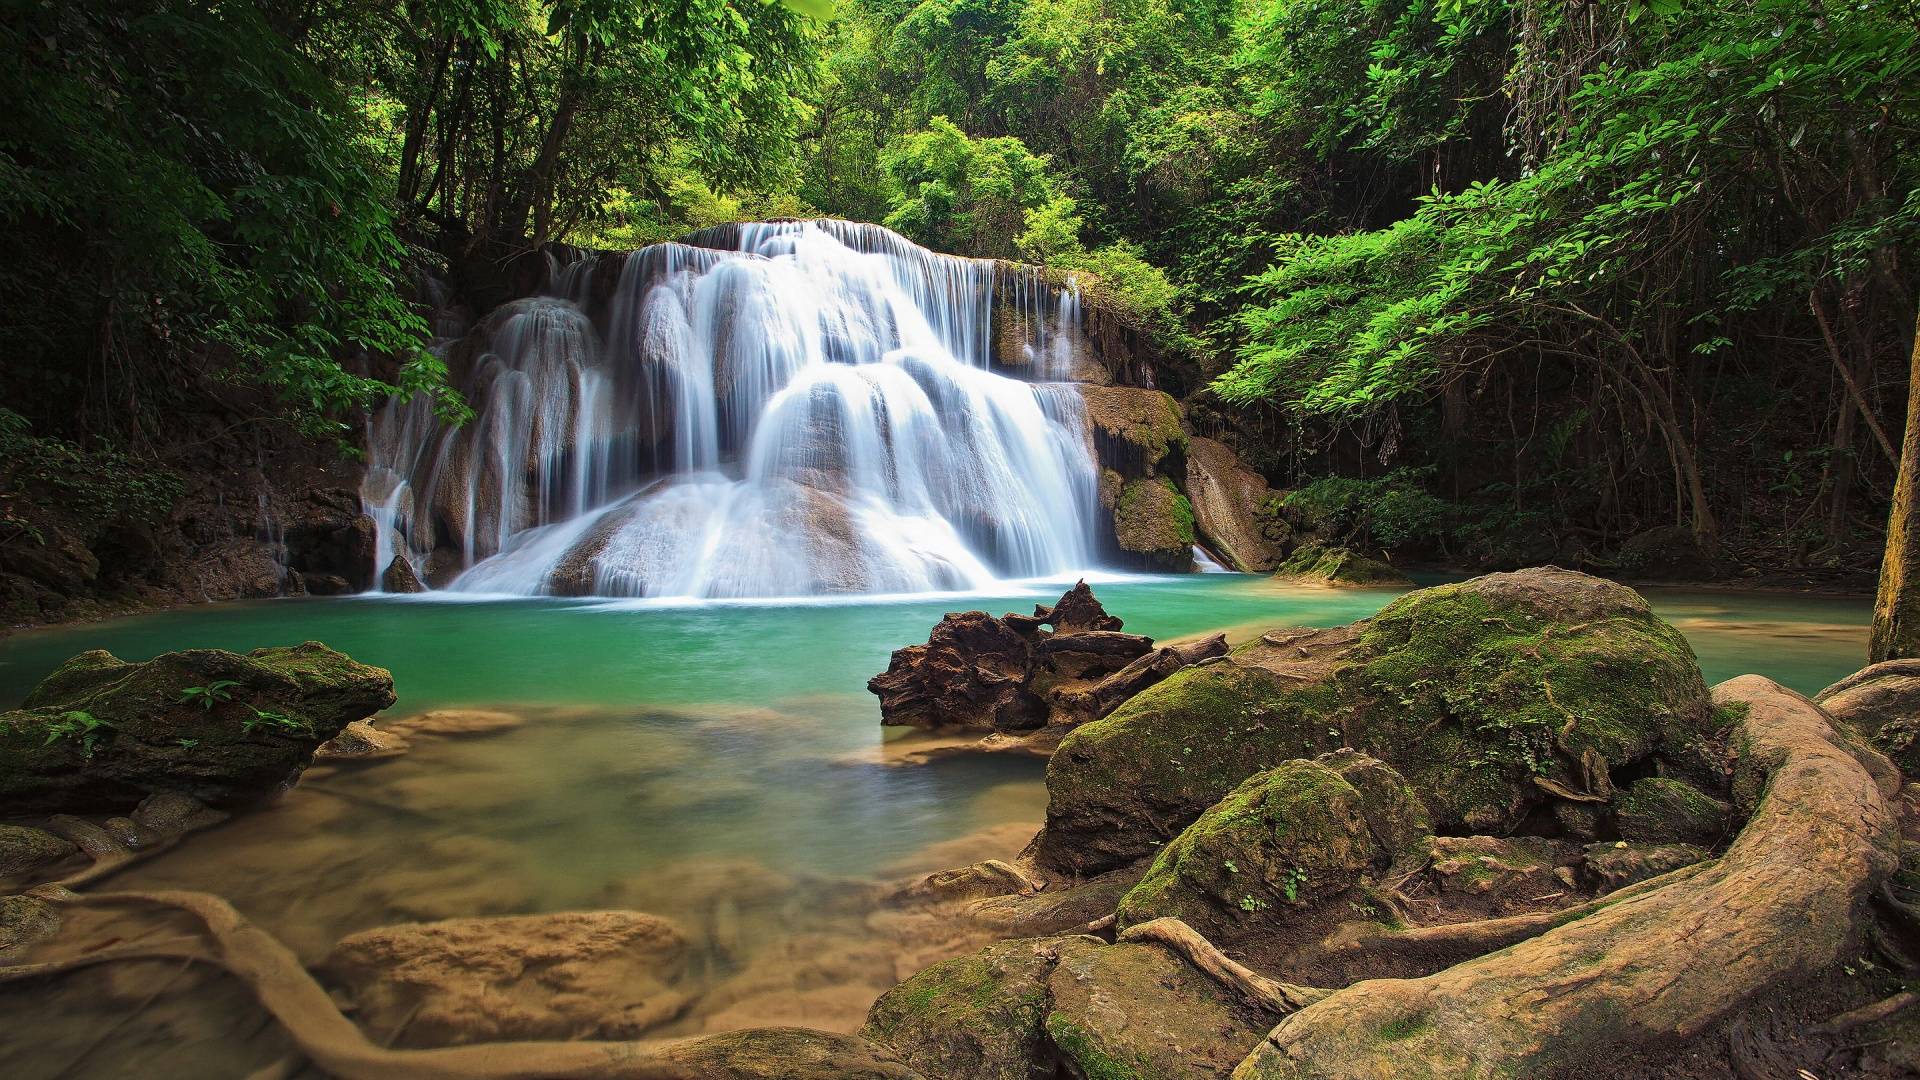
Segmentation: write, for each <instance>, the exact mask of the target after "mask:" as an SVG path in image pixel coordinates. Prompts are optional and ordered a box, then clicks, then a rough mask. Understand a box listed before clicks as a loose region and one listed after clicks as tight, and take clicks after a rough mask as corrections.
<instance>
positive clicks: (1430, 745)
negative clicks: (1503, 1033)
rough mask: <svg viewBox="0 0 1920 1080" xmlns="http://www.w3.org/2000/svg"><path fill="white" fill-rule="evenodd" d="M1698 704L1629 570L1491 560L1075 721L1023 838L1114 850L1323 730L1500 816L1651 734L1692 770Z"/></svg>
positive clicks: (1614, 761) (1060, 849) (1443, 795)
mask: <svg viewBox="0 0 1920 1080" xmlns="http://www.w3.org/2000/svg"><path fill="white" fill-rule="evenodd" d="M1714 715H1715V714H1714V709H1713V706H1712V703H1711V702H1710V701H1709V699H1708V697H1707V692H1706V687H1705V685H1704V683H1703V682H1702V680H1701V677H1700V669H1699V667H1698V665H1697V664H1696V663H1695V661H1694V657H1693V652H1692V650H1691V649H1690V648H1688V646H1687V643H1686V640H1685V639H1684V638H1683V637H1681V636H1680V633H1679V632H1678V631H1676V630H1675V629H1673V628H1672V627H1671V626H1669V625H1667V624H1666V623H1665V622H1662V621H1661V620H1660V619H1659V618H1658V617H1656V616H1655V615H1654V614H1653V612H1652V610H1651V609H1650V608H1648V606H1647V604H1646V602H1645V601H1644V600H1642V599H1641V598H1640V596H1639V595H1638V594H1637V593H1635V592H1634V591H1633V590H1631V589H1628V588H1626V587H1624V586H1620V585H1616V584H1613V583H1611V582H1607V581H1603V580H1601V579H1599V578H1593V577H1588V576H1587V575H1585V574H1578V573H1573V572H1571V571H1566V570H1560V569H1555V568H1543V569H1535V570H1523V571H1518V572H1515V573H1509V574H1492V575H1488V576H1486V577H1481V578H1475V579H1473V580H1471V581H1467V582H1462V583H1460V584H1457V585H1443V586H1440V587H1437V588H1432V589H1423V590H1420V591H1418V592H1414V593H1410V594H1408V595H1406V596H1404V597H1401V598H1400V599H1399V600H1396V601H1395V602H1394V603H1393V604H1391V605H1389V606H1388V607H1387V608H1386V609H1385V610H1383V611H1382V612H1381V613H1380V614H1379V615H1377V616H1375V617H1374V618H1372V619H1367V620H1363V621H1361V622H1358V623H1355V624H1353V625H1351V626H1347V627H1341V628H1337V629H1333V630H1298V631H1290V632H1274V633H1269V634H1267V635H1265V636H1263V637H1261V638H1260V639H1257V640H1255V641H1253V642H1250V643H1248V644H1247V645H1244V646H1241V647H1240V648H1239V649H1236V650H1235V651H1234V652H1233V654H1232V655H1230V656H1229V657H1227V658H1226V659H1225V660H1223V661H1219V662H1215V663H1211V664H1207V665H1204V666H1200V667H1190V668H1187V669H1185V670H1182V671H1180V672H1178V673H1176V674H1174V675H1173V676H1171V677H1169V678H1168V679H1166V680H1165V681H1164V682H1161V683H1159V684H1158V685H1156V686H1153V687H1152V688H1150V689H1148V690H1146V691H1144V692H1143V693H1141V694H1139V695H1138V696H1136V697H1134V698H1132V699H1131V700H1129V701H1127V702H1126V703H1125V704H1124V705H1122V706H1120V707H1119V708H1118V709H1116V710H1114V711H1113V712H1112V713H1111V714H1110V715H1108V716H1107V717H1105V718H1104V719H1100V720H1096V721H1093V722H1090V723H1087V724H1083V725H1081V726H1080V727H1078V728H1076V729H1075V730H1074V731H1073V733H1072V734H1070V735H1069V736H1067V738H1066V740H1065V741H1064V742H1063V743H1062V744H1061V745H1060V748H1059V750H1058V751H1056V752H1055V753H1054V755H1053V758H1052V760H1051V761H1050V762H1049V764H1048V767H1047V795H1048V802H1047V823H1046V826H1045V827H1044V828H1043V829H1042V831H1041V833H1040V835H1039V837H1037V838H1036V840H1035V848H1034V850H1035V854H1036V855H1037V856H1038V857H1039V858H1040V860H1041V861H1042V862H1043V863H1045V864H1047V865H1049V866H1053V867H1056V868H1061V869H1066V870H1070V871H1073V872H1076V873H1082V874H1085V873H1093V872H1098V871H1101V870H1106V869H1110V868H1113V867H1116V866H1121V865H1124V864H1126V863H1129V862H1132V861H1134V860H1137V859H1139V858H1141V857H1143V856H1146V855H1150V854H1153V853H1154V851H1155V849H1156V848H1157V847H1158V845H1159V844H1160V842H1161V841H1162V839H1163V838H1165V837H1167V836H1170V835H1172V834H1174V833H1176V832H1178V831H1179V830H1180V829H1182V828H1185V827H1186V826H1187V825H1188V824H1190V823H1191V822H1193V821H1194V820H1195V819H1196V818H1198V817H1199V816H1200V814H1201V813H1202V812H1203V811H1204V810H1206V809H1207V808H1208V807H1210V806H1212V805H1213V804H1214V803H1216V802H1219V801H1220V799H1221V798H1223V797H1224V796H1226V795H1227V793H1228V792H1230V791H1232V790H1233V789H1234V788H1235V787H1237V786H1239V785H1240V783H1241V782H1242V781H1245V780H1246V779H1247V778H1248V777H1249V776H1252V775H1254V774H1255V773H1258V772H1262V771H1264V770H1266V769H1270V768H1272V767H1274V766H1275V765H1278V764H1280V763H1281V762H1283V761H1287V760H1290V759H1293V758H1310V757H1313V756H1315V755H1318V754H1322V753H1326V752H1328V751H1331V750H1335V749H1339V748H1341V747H1352V748H1355V749H1358V750H1361V751H1364V752H1366V753H1369V754H1371V755H1373V756H1374V757H1377V758H1379V759H1381V760H1383V761H1385V762H1387V763H1388V764H1390V765H1392V766H1393V767H1394V768H1396V769H1397V770H1398V771H1399V772H1400V773H1401V774H1402V775H1404V776H1405V778H1406V779H1407V781H1408V783H1409V784H1410V785H1411V786H1412V788H1413V789H1414V791H1415V792H1416V793H1417V794H1418V795H1419V796H1420V798H1421V799H1422V801H1424V802H1425V803H1426V805H1427V806H1428V807H1429V809H1430V810H1431V812H1432V815H1433V823H1434V825H1435V826H1436V827H1438V828H1440V829H1441V830H1443V831H1461V830H1466V831H1472V832H1486V833H1492V834H1504V833H1510V832H1513V831H1515V829H1516V828H1517V827H1518V826H1519V825H1520V824H1521V823H1522V822H1523V821H1524V820H1526V819H1527V817H1528V816H1529V815H1530V814H1532V813H1534V812H1535V811H1536V810H1541V809H1544V808H1546V807H1548V805H1549V804H1550V803H1553V802H1559V801H1573V802H1579V803H1582V804H1585V803H1589V802H1591V803H1605V802H1607V801H1608V799H1609V798H1610V796H1611V792H1612V788H1611V780H1610V772H1611V771H1613V770H1619V769H1623V768H1627V767H1631V766H1636V765H1639V764H1641V763H1643V762H1648V761H1649V759H1651V758H1653V757H1654V755H1655V754H1659V755H1661V757H1662V759H1663V760H1664V761H1666V762H1668V763H1669V765H1670V770H1671V771H1675V772H1678V773H1681V774H1690V775H1698V774H1700V773H1701V772H1704V771H1706V770H1708V768H1709V766H1708V764H1707V762H1706V761H1705V755H1704V754H1702V753H1701V751H1700V747H1701V746H1702V744H1703V743H1704V742H1705V740H1706V737H1707V735H1708V733H1709V731H1710V729H1711V726H1712V722H1713V718H1714Z"/></svg>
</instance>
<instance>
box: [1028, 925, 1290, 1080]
mask: <svg viewBox="0 0 1920 1080" xmlns="http://www.w3.org/2000/svg"><path fill="white" fill-rule="evenodd" d="M1048 987H1049V989H1050V990H1051V991H1052V996H1053V1005H1052V1009H1051V1011H1050V1012H1049V1013H1048V1014H1047V1019H1046V1030H1047V1036H1048V1039H1049V1040H1050V1042H1051V1043H1052V1047H1053V1051H1054V1053H1055V1054H1056V1055H1057V1056H1058V1059H1059V1062H1060V1064H1061V1066H1063V1069H1064V1073H1065V1075H1067V1076H1073V1077H1081V1078H1084V1080H1214V1078H1219V1080H1225V1078H1226V1077H1227V1076H1229V1075H1231V1074H1232V1072H1233V1068H1234V1066H1235V1065H1237V1064H1239V1062H1240V1060H1241V1059H1242V1058H1244V1057H1245V1056H1246V1055H1247V1054H1248V1052H1250V1051H1251V1050H1252V1049H1253V1048H1254V1046H1256V1045H1257V1044H1258V1043H1259V1042H1260V1039H1261V1036H1263V1035H1265V1034H1266V1033H1267V1029H1268V1028H1270V1027H1271V1026H1272V1025H1273V1021H1274V1020H1275V1019H1276V1017H1273V1016H1269V1015H1267V1014H1266V1013H1262V1012H1258V1011H1256V1010H1253V1009H1251V1008H1249V1007H1247V1006H1246V1005H1245V1004H1243V1003H1241V1002H1240V1001H1239V1000H1237V999H1236V998H1235V997H1234V996H1233V995H1232V994H1231V993H1230V992H1229V991H1228V990H1227V989H1226V988H1225V987H1223V986H1221V985H1220V984H1219V983H1218V982H1216V981H1214V979H1213V978H1211V977H1210V976H1208V975H1206V974H1204V973H1202V972H1200V971H1199V970H1197V969H1195V968H1194V967H1193V965H1191V964H1189V963H1187V962H1186V961H1185V960H1184V959H1182V958H1180V957H1177V956H1175V955H1173V954H1172V953H1170V952H1168V951H1167V950H1166V949H1163V948H1161V947H1160V946H1158V945H1150V944H1125V943H1123V944H1119V945H1109V946H1106V947H1104V948H1097V949H1091V950H1086V951H1081V952H1077V953H1074V954H1071V955H1066V954H1063V955H1062V956H1061V958H1060V963H1059V964H1058V965H1057V966H1056V967H1055V968H1054V969H1053V975H1052V977H1051V978H1050V979H1049V980H1048ZM1044 1075H1048V1076H1051V1075H1055V1074H1052V1073H1048V1074H1044Z"/></svg>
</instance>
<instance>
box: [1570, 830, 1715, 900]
mask: <svg viewBox="0 0 1920 1080" xmlns="http://www.w3.org/2000/svg"><path fill="white" fill-rule="evenodd" d="M1706 857H1707V852H1706V850H1705V849H1704V848H1699V847H1695V846H1694V845H1692V844H1634V843H1629V842H1627V841H1625V840H1614V841H1611V842H1601V843H1597V844H1588V845H1587V846H1586V850H1585V853H1584V859H1583V862H1582V864H1581V873H1582V875H1583V876H1584V877H1585V878H1586V879H1587V883H1588V885H1590V886H1591V887H1592V888H1593V889H1594V890H1596V891H1598V892H1603V893H1608V892H1612V891H1613V890H1615V889H1624V888H1626V887H1627V886H1629V885H1632V884H1634V883H1636V882H1641V881H1645V880H1647V879H1648V878H1653V877H1659V876H1660V875H1661V874H1664V873H1667V872H1668V871H1670V870H1678V869H1680V868H1681V867H1683V866H1692V865H1693V864H1694V863H1697V862H1699V861H1700V860H1702V859H1704V858H1706Z"/></svg>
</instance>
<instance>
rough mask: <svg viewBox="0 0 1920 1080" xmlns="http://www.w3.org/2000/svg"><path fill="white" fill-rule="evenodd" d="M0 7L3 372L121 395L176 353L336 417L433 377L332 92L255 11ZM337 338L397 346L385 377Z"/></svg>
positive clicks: (384, 226) (371, 181) (396, 260)
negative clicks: (392, 373) (2, 53)
mask: <svg viewBox="0 0 1920 1080" xmlns="http://www.w3.org/2000/svg"><path fill="white" fill-rule="evenodd" d="M5 6H6V8H7V17H6V18H5V19H4V20H0V45H3V46H4V48H5V50H6V52H7V55H8V56H9V57H10V58H11V60H12V62H11V63H9V64H8V65H6V67H5V69H4V72H3V73H0V102H4V104H5V109H6V115H7V121H6V123H5V125H4V126H0V221H4V222H5V224H6V226H7V228H6V229H5V230H4V239H3V240H0V245H4V248H5V250H4V254H3V255H0V267H4V269H0V292H4V294H5V295H6V296H7V300H6V305H7V308H6V309H7V312H8V321H9V324H10V327H11V329H12V330H13V331H14V333H13V335H12V336H13V338H14V341H15V346H14V347H15V350H16V353H15V358H14V365H13V371H12V372H11V373H10V376H11V377H10V379H9V381H10V382H12V383H13V384H14V385H15V386H16V388H18V389H19V390H21V391H22V392H24V393H27V394H31V395H32V396H35V397H42V396H49V395H51V396H55V397H58V396H61V395H65V396H68V397H72V398H79V397H83V396H84V394H85V393H86V392H87V389H86V388H88V387H90V388H91V392H92V393H94V394H96V395H100V396H101V397H104V398H105V400H106V401H107V402H109V403H110V404H111V406H112V407H113V408H114V409H115V410H126V409H137V408H139V404H138V402H139V400H140V398H141V396H142V393H141V392H142V391H143V390H146V389H148V388H150V387H154V386H161V387H166V386H168V385H169V383H168V381H167V380H164V379H156V378H155V377H154V376H153V374H152V371H153V369H159V370H165V368H166V367H167V366H168V365H169V364H176V365H181V368H182V370H183V371H185V372H188V373H192V372H195V371H201V372H203V374H204V375H205V376H210V377H212V378H215V379H221V380H229V381H233V382H237V383H242V384H246V385H249V386H254V387H258V388H260V389H263V390H265V391H267V392H269V393H270V394H272V395H273V396H275V397H276V398H278V399H279V401H280V402H282V403H283V404H284V406H285V407H286V408H287V409H288V411H289V412H290V414H291V415H292V416H293V417H294V418H295V419H297V420H298V421H299V423H300V424H301V426H302V427H303V428H304V429H305V430H307V431H308V432H310V433H338V432H340V431H343V430H344V425H343V423H342V421H341V420H340V419H339V416H340V413H341V412H342V411H344V410H348V409H352V408H356V407H361V406H365V405H367V404H370V403H372V402H373V401H375V400H378V399H379V398H382V397H384V396H385V395H386V394H388V393H390V392H391V391H392V390H393V389H394V385H398V386H399V387H400V388H401V389H403V390H414V389H423V390H428V391H434V390H435V389H436V388H437V387H438V386H439V385H440V380H441V377H442V376H443V374H444V372H443V371H442V370H441V368H440V366H439V363H438V361H436V360H434V359H433V358H432V357H431V356H429V355H427V354H426V353H425V352H423V351H422V350H421V349H420V342H421V340H422V339H423V337H424V330H425V327H424V324H423V323H422V322H421V320H420V318H419V317H418V316H417V315H416V314H414V312H413V311H412V310H411V308H410V307H409V306H408V305H407V304H406V303H405V302H404V301H403V300H402V299H401V297H400V295H399V294H398V292H397V291H396V287H395V286H396V281H397V279H398V277H399V275H400V274H401V273H402V263H403V256H404V248H403V246H402V244H401V242H400V240H399V238H398V236H397V235H396V234H395V232H394V230H393V228H392V218H391V215H390V214H389V212H388V210H387V207H386V205H385V203H384V202H383V201H382V199H381V198H380V194H379V191H378V186H377V184H376V181H375V177H374V174H373V172H372V171H371V170H370V169H369V168H368V165H367V163H366V160H365V158H364V157H363V156H362V154H361V151H360V147H359V144H358V143H357V141H356V134H355V131H354V128H353V125H352V124H351V123H350V121H349V120H348V116H349V113H348V110H347V108H346V102H345V99H344V97H343V96H342V95H341V94H340V93H339V92H338V91H336V89H335V88H334V86H333V85H332V84H331V83H330V82H329V81H328V80H327V79H326V78H325V77H324V76H323V74H322V73H321V72H320V70H319V69H318V68H316V67H314V66H313V65H311V64H309V63H308V62H307V61H306V60H305V59H304V58H302V57H301V56H300V55H299V53H298V52H297V51H296V50H295V49H294V48H293V47H292V46H291V45H290V43H289V42H288V41H287V40H286V39H285V38H284V37H283V36H281V35H280V34H279V33H277V32H276V31H275V30H274V29H273V28H272V27H271V26H270V25H269V23H268V21H267V20H266V19H265V18H264V17H263V16H262V15H261V14H260V13H259V11H258V10H257V9H255V8H254V7H252V6H249V5H220V6H211V5H203V4H193V3H187V4H169V3H163V2H161V0H109V2H103V3H99V4H86V5H74V4H41V3H34V2H32V0H5ZM353 351H366V352H370V353H375V354H380V355H385V356H390V357H395V358H398V359H399V360H400V361H401V363H400V365H399V368H398V375H397V380H398V382H397V384H394V385H390V384H388V383H386V382H383V381H380V380H377V379H373V378H368V377H366V376H363V375H358V374H354V373H351V372H349V371H348V370H347V369H346V368H344V367H342V366H341V364H340V363H339V362H338V360H337V357H338V356H341V355H344V354H346V353H349V352H353ZM208 361H211V363H210V364H208ZM147 365H151V367H147ZM76 384H77V385H76ZM174 385H177V383H175V384H174ZM123 396H124V398H125V399H126V400H125V401H122V400H120V399H121V398H122V397H123ZM134 419H135V422H136V423H137V422H138V418H137V416H136V417H135V418H134Z"/></svg>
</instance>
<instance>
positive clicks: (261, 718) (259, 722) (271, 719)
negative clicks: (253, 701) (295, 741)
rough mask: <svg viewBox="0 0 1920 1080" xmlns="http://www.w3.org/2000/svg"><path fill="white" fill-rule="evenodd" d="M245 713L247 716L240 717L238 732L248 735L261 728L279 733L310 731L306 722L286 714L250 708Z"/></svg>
mask: <svg viewBox="0 0 1920 1080" xmlns="http://www.w3.org/2000/svg"><path fill="white" fill-rule="evenodd" d="M247 711H248V713H249V715H247V716H244V717H242V718H241V720H240V730H241V731H243V732H245V733H247V734H249V735H251V734H253V732H254V731H256V730H258V729H259V728H261V727H269V728H274V729H276V730H279V731H308V730H310V728H309V726H308V724H307V723H306V721H304V720H300V719H297V718H295V717H292V716H288V715H287V714H286V713H282V712H274V711H273V710H272V709H256V708H253V707H252V706H248V707H247Z"/></svg>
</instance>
